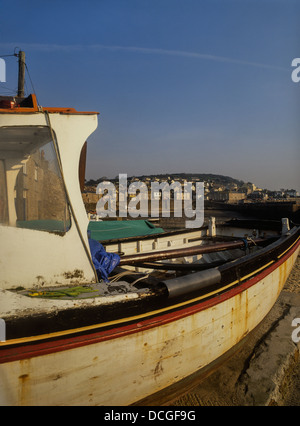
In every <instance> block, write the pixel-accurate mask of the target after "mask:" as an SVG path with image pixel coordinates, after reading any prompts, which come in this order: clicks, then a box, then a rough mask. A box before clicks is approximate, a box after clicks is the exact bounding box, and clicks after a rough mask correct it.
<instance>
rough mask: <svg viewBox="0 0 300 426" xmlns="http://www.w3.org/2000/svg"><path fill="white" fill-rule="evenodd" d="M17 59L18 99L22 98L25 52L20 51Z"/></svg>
mask: <svg viewBox="0 0 300 426" xmlns="http://www.w3.org/2000/svg"><path fill="white" fill-rule="evenodd" d="M18 57H19V77H18V97H19V98H24V83H25V52H23V51H22V50H20V52H19V54H18Z"/></svg>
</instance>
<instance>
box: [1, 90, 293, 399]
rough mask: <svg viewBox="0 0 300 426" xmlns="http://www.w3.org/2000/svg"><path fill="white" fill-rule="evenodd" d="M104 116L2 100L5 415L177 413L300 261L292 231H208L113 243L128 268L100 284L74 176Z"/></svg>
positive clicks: (267, 226)
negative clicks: (169, 405) (141, 408)
mask: <svg viewBox="0 0 300 426" xmlns="http://www.w3.org/2000/svg"><path fill="white" fill-rule="evenodd" d="M97 116H98V114H97V113H95V112H78V111H76V110H75V109H73V108H53V107H51V108H47V107H41V106H39V105H38V104H37V101H36V97H35V96H34V95H30V96H29V97H28V98H4V97H2V98H1V97H0V183H1V187H0V202H1V204H0V241H1V244H0V262H1V277H0V317H1V322H0V326H2V327H5V339H2V340H3V341H2V342H0V405H1V406H4V405H10V406H19V405H35V406H37V405H106V406H108V405H123V406H124V405H132V404H137V405H138V404H140V405H149V404H156V405H159V404H161V403H163V402H166V401H168V400H170V398H172V396H174V395H175V394H176V395H177V392H180V391H182V390H183V389H185V388H186V387H188V386H191V385H192V383H193V382H194V381H195V380H196V379H197V378H198V377H201V376H202V375H204V374H208V372H209V371H210V370H211V369H212V368H215V366H216V365H217V364H218V362H219V361H220V360H223V359H224V358H225V357H226V356H228V355H229V354H230V353H231V352H232V350H234V348H236V347H237V346H238V345H240V344H241V343H242V342H243V340H244V339H245V338H246V336H247V335H249V333H250V332H251V331H252V330H254V329H255V327H256V326H257V325H258V324H259V323H260V322H261V321H262V320H263V319H264V317H265V316H266V315H267V314H268V312H269V311H270V309H271V308H272V306H273V305H274V303H275V302H276V300H277V298H278V296H279V294H280V291H281V289H282V288H283V286H284V284H285V282H286V280H287V278H288V276H289V273H290V272H291V270H292V268H293V265H294V263H295V261H296V259H297V256H298V254H299V247H300V241H299V240H300V227H299V226H297V225H294V224H292V223H290V222H289V221H288V220H286V219H283V220H282V221H279V222H277V221H274V222H272V221H267V222H266V221H254V220H245V221H243V220H231V221H228V222H226V223H223V224H220V225H219V226H216V224H215V222H214V220H213V218H212V219H211V220H210V223H209V225H208V226H203V227H201V228H199V229H193V230H179V231H173V232H166V233H159V234H155V235H145V236H143V237H139V238H136V237H127V238H117V239H111V240H105V241H103V242H102V243H103V247H104V249H105V252H106V253H109V254H112V255H115V256H118V258H119V261H118V265H117V266H116V267H114V269H113V271H111V272H109V273H108V276H107V279H106V280H105V279H101V277H100V276H99V271H98V270H97V266H95V261H94V255H95V252H92V250H91V244H90V241H89V238H88V233H87V230H88V224H89V222H88V218H87V214H86V211H85V208H84V204H83V201H82V196H81V190H80V184H79V172H78V170H79V165H80V158H81V157H82V147H83V146H84V143H85V141H86V139H87V138H88V136H89V135H90V134H91V133H92V132H93V131H94V130H95V129H96V127H97ZM96 243H97V244H98V241H97V242H96ZM97 244H96V248H97ZM3 334H4V333H2V334H0V337H1V336H3Z"/></svg>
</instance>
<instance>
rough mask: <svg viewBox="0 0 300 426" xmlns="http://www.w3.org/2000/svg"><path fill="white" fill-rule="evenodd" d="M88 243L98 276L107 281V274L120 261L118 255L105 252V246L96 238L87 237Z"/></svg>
mask: <svg viewBox="0 0 300 426" xmlns="http://www.w3.org/2000/svg"><path fill="white" fill-rule="evenodd" d="M89 244H90V251H91V255H92V260H93V264H94V266H95V269H96V271H97V275H98V278H99V279H102V280H103V281H105V282H109V279H108V275H109V274H110V273H111V272H112V271H113V270H114V269H115V267H116V266H118V264H119V263H120V256H119V255H117V254H115V253H107V252H106V250H105V248H104V247H103V246H102V245H101V244H100V243H99V242H98V241H96V240H92V239H90V238H89Z"/></svg>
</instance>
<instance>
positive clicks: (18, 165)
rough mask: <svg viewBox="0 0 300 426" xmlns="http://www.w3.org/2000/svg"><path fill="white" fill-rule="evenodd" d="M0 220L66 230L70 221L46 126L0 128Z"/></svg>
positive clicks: (4, 222) (61, 230)
mask: <svg viewBox="0 0 300 426" xmlns="http://www.w3.org/2000/svg"><path fill="white" fill-rule="evenodd" d="M0 159H1V160H0V184H1V187H0V223H1V224H6V225H9V226H16V227H19V228H29V229H36V230H40V231H47V232H56V233H57V232H58V233H65V232H66V231H67V230H68V229H69V228H70V224H71V220H70V213H69V207H68V202H67V197H66V191H65V188H64V183H63V179H62V176H61V172H60V168H59V165H58V161H57V157H56V153H55V148H54V144H53V141H52V137H51V133H50V130H49V128H48V127H47V126H7V127H0Z"/></svg>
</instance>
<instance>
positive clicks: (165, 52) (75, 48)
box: [0, 43, 289, 71]
mask: <svg viewBox="0 0 300 426" xmlns="http://www.w3.org/2000/svg"><path fill="white" fill-rule="evenodd" d="M15 46H22V47H21V49H23V50H27V51H40V52H80V51H81V52H87V51H93V52H97V51H101V50H109V51H111V52H117V51H122V52H132V53H140V54H146V55H162V56H178V57H182V58H191V59H201V60H207V61H215V62H224V63H226V62H227V63H232V64H238V65H246V66H252V67H258V68H268V69H275V70H284V71H286V70H287V69H289V68H284V67H280V66H275V65H269V64H262V63H260V62H252V61H246V60H242V59H235V58H229V57H226V56H218V55H211V54H206V53H199V52H190V51H185V50H171V49H160V48H149V47H138V46H111V45H104V44H88V45H83V44H42V43H0V49H14V48H15ZM0 56H1V55H0Z"/></svg>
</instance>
